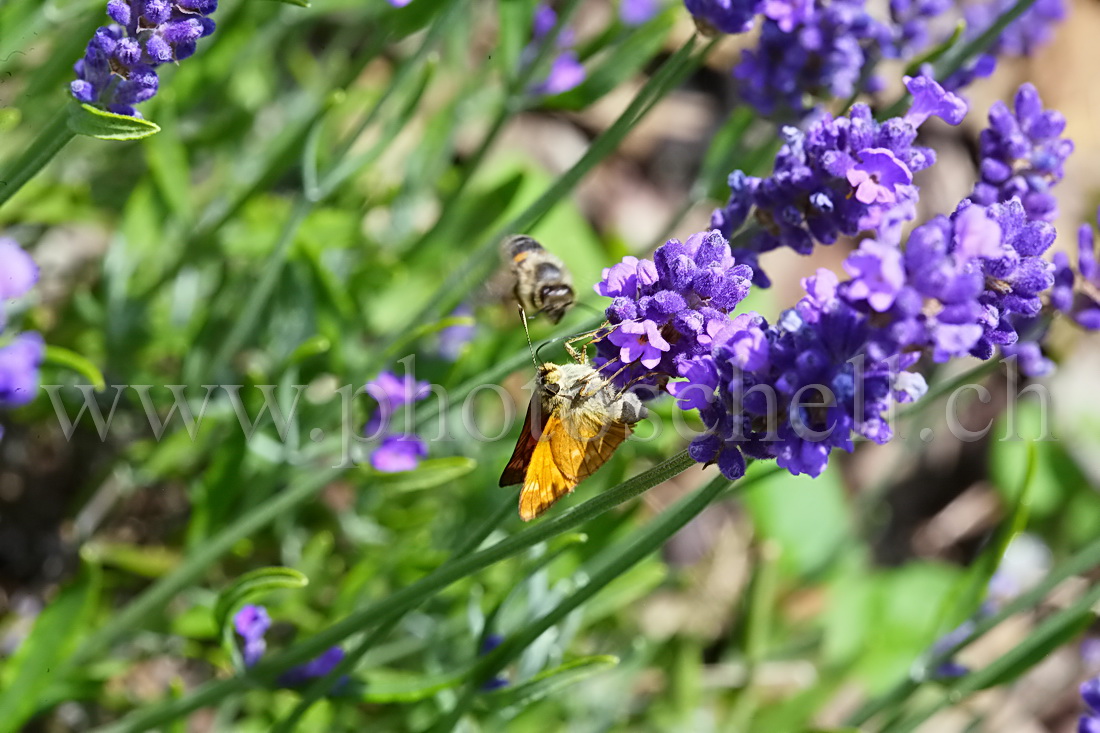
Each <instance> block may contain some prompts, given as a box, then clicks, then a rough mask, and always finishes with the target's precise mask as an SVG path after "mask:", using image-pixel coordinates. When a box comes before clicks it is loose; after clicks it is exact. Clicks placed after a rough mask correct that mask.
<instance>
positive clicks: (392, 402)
mask: <svg viewBox="0 0 1100 733" xmlns="http://www.w3.org/2000/svg"><path fill="white" fill-rule="evenodd" d="M366 392H367V394H369V395H370V396H371V397H373V398H374V399H375V401H376V402H377V407H376V408H375V410H374V413H373V414H372V415H371V417H370V420H368V421H367V424H366V427H365V428H364V433H365V434H366V436H367V438H368V439H369V440H379V439H380V440H381V443H380V444H379V445H378V447H377V448H375V449H374V451H373V452H372V453H371V457H370V461H371V465H372V466H373V467H374V469H375V470H376V471H383V472H385V473H397V472H399V471H411V470H413V469H414V468H416V467H417V465H419V464H420V459H421V458H424V457H425V456H427V455H428V446H427V444H425V443H424V441H423V440H421V439H420V437H419V436H417V435H416V434H414V433H411V432H396V431H394V430H392V429H391V422H392V420H393V417H394V416H395V415H396V414H397V412H398V411H399V410H400V409H401V408H403V407H405V406H406V405H411V404H413V403H414V402H419V401H420V400H422V399H424V398H425V397H427V396H428V393H429V385H428V383H427V382H418V381H416V379H414V378H413V377H412V375H406V376H405V377H404V378H401V377H398V376H397V375H395V374H394V373H393V372H382V373H381V374H379V375H378V377H377V378H376V379H374V380H373V381H370V382H367V384H366Z"/></svg>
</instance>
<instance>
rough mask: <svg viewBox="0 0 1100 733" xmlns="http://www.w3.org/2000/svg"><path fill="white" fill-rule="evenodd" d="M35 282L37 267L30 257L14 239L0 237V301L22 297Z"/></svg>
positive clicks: (36, 279)
mask: <svg viewBox="0 0 1100 733" xmlns="http://www.w3.org/2000/svg"><path fill="white" fill-rule="evenodd" d="M37 282H38V265H36V264H35V262H34V260H33V259H32V258H31V256H30V255H29V254H27V253H26V251H24V250H23V248H22V247H20V246H19V244H18V243H17V242H16V241H15V240H14V239H10V238H8V237H0V301H4V300H14V299H15V298H21V297H23V296H24V295H26V294H27V293H28V292H29V291H30V289H31V288H32V287H34V285H35V283H37ZM0 306H2V303H0Z"/></svg>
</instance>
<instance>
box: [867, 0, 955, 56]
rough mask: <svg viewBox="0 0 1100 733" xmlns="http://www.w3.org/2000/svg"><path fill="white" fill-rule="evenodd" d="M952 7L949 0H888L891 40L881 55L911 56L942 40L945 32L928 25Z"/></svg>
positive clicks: (952, 3) (953, 4)
mask: <svg viewBox="0 0 1100 733" xmlns="http://www.w3.org/2000/svg"><path fill="white" fill-rule="evenodd" d="M954 7H956V3H954V2H951V0H890V24H891V28H892V30H893V39H892V42H891V43H890V44H889V45H887V46H885V47H884V49H883V50H884V53H885V55H888V56H891V57H895V58H902V59H909V58H913V57H914V56H916V55H918V54H920V53H923V52H924V51H926V50H927V49H928V48H930V47H931V46H933V45H934V44H937V43H939V42H940V41H942V40H944V38H945V37H946V35H947V34H944V33H935V32H934V31H933V29H932V27H931V26H932V25H933V24H934V23H935V22H936V21H937V20H938V19H939V18H940V17H941V16H943V15H944V14H946V13H947V12H948V11H949V10H951V9H953V8H954ZM948 32H950V31H948Z"/></svg>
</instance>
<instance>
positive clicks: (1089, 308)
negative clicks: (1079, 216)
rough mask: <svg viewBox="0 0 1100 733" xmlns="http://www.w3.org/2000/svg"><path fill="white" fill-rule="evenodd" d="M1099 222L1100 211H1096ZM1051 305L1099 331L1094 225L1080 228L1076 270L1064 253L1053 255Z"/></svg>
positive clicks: (1099, 270) (1099, 292) (1099, 286)
mask: <svg viewBox="0 0 1100 733" xmlns="http://www.w3.org/2000/svg"><path fill="white" fill-rule="evenodd" d="M1097 220H1098V221H1100V211H1097ZM1050 300H1051V305H1053V306H1054V308H1055V309H1056V310H1058V311H1060V312H1062V313H1065V314H1066V315H1068V316H1069V317H1070V318H1072V319H1073V320H1074V321H1075V322H1076V323H1077V325H1079V326H1081V327H1082V328H1086V329H1088V330H1090V331H1100V265H1098V264H1097V261H1096V239H1095V235H1094V234H1093V230H1092V225H1091V224H1082V225H1081V227H1080V229H1078V230H1077V270H1076V271H1074V269H1073V268H1072V267H1071V266H1070V262H1069V256H1068V255H1066V253H1064V252H1058V253H1056V254H1055V255H1054V288H1053V291H1052V293H1051V298H1050Z"/></svg>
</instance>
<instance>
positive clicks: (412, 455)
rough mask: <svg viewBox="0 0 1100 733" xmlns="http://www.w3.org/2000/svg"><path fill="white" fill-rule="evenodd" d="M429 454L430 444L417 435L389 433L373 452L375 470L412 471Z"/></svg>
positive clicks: (371, 460) (372, 458)
mask: <svg viewBox="0 0 1100 733" xmlns="http://www.w3.org/2000/svg"><path fill="white" fill-rule="evenodd" d="M427 455H428V446H427V445H426V444H425V443H424V441H423V440H421V439H420V438H418V437H417V436H415V435H387V436H386V437H385V438H383V439H382V444H381V445H380V446H378V447H377V448H375V450H374V452H373V453H371V457H370V463H371V465H372V466H374V470H376V471H382V472H383V473H398V472H401V471H411V470H413V469H414V468H416V467H417V466H418V465H420V459H422V458H424V457H425V456H427Z"/></svg>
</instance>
